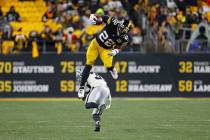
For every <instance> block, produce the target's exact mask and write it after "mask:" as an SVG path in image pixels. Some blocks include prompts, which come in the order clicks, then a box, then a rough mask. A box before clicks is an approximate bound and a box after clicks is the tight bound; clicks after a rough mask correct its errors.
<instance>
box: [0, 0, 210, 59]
mask: <svg viewBox="0 0 210 140" xmlns="http://www.w3.org/2000/svg"><path fill="white" fill-rule="evenodd" d="M209 6H210V1H209V0H161V1H159V0H88V1H85V0H45V1H44V0H1V1H0V25H1V26H0V32H1V34H0V42H1V43H0V44H1V45H0V48H1V49H0V50H1V53H3V54H10V53H20V52H22V51H32V52H33V50H36V51H35V52H44V53H45V52H48V51H53V52H57V53H58V54H60V53H62V52H63V51H67V52H78V51H85V50H86V48H87V46H88V43H89V42H90V40H91V39H92V37H93V36H94V34H95V33H96V32H97V31H99V30H100V29H101V28H102V27H103V26H96V25H91V24H90V21H89V19H88V17H89V15H90V13H97V14H107V15H110V16H124V17H127V18H128V19H130V20H131V21H132V22H133V23H134V25H135V27H134V28H133V29H132V31H131V33H130V35H131V43H130V44H129V47H127V48H125V49H124V51H131V52H132V51H135V52H142V53H151V52H152V53H154V52H161V53H186V52H192V51H189V46H190V45H188V44H189V42H191V44H193V45H191V46H195V48H199V45H198V44H200V45H201V44H203V43H196V42H197V41H195V42H194V43H193V40H192V38H194V39H195V38H196V37H193V36H192V34H193V32H194V31H195V32H196V33H197V35H196V34H194V36H199V32H198V30H199V29H198V26H199V25H200V23H202V24H206V25H207V28H206V35H207V36H209V27H208V24H209V22H210V7H209ZM10 9H14V10H13V12H10V14H9V13H8V11H9V10H10ZM196 30H197V31H196ZM196 40H198V38H196ZM32 42H33V43H32ZM209 47H210V46H209V40H208V39H207V49H202V50H200V51H208V50H209V49H208V48H209ZM196 50H197V51H198V50H199V49H196ZM197 51H196V52H197ZM35 56H38V55H35Z"/></svg>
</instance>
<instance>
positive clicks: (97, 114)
mask: <svg viewBox="0 0 210 140" xmlns="http://www.w3.org/2000/svg"><path fill="white" fill-rule="evenodd" d="M105 109H106V105H105V104H101V105H99V106H98V108H94V109H93V113H92V114H93V120H94V122H95V130H94V131H96V132H99V131H100V129H101V115H102V113H103V111H104V110H105Z"/></svg>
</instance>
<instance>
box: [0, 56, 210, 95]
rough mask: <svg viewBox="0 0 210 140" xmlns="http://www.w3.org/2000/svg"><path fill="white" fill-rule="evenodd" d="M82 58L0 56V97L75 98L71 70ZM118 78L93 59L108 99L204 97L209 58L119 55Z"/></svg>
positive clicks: (209, 83) (209, 89)
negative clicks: (114, 78) (103, 80)
mask: <svg viewBox="0 0 210 140" xmlns="http://www.w3.org/2000/svg"><path fill="white" fill-rule="evenodd" d="M84 65H85V54H62V55H56V54H45V55H41V56H40V57H39V58H37V59H33V58H31V55H30V54H21V55H11V56H3V55H0V97H76V96H77V91H78V88H79V83H78V82H77V81H76V76H75V71H76V70H77V69H78V70H80V69H83V68H84ZM114 65H115V67H116V69H117V70H118V73H119V79H117V80H113V79H112V77H111V75H110V73H109V72H107V70H106V69H105V68H104V66H103V64H102V63H101V61H100V60H97V62H96V65H95V66H94V67H93V70H94V71H95V72H97V73H98V74H100V75H101V76H102V77H103V78H104V79H105V80H106V81H107V83H108V86H109V87H110V90H111V94H112V96H114V97H210V55H209V54H186V55H172V54H137V53H134V54H130V53H129V54H126V53H122V54H119V55H118V56H116V57H115V58H114Z"/></svg>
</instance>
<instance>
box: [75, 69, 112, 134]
mask: <svg viewBox="0 0 210 140" xmlns="http://www.w3.org/2000/svg"><path fill="white" fill-rule="evenodd" d="M81 75H82V73H81V72H80V71H77V76H76V77H77V80H78V81H80V79H81V77H82V76H81ZM85 91H86V92H85V93H84V94H78V97H79V98H80V99H82V100H83V101H85V107H86V109H93V111H92V117H93V120H94V122H95V131H97V132H99V131H100V127H101V115H102V113H103V111H104V110H105V109H108V108H110V107H111V94H110V90H109V87H108V86H107V83H106V81H105V80H104V79H103V78H102V77H101V76H100V75H98V74H96V73H93V72H90V75H89V77H88V79H87V82H86V84H85Z"/></svg>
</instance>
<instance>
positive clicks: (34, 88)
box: [13, 85, 49, 92]
mask: <svg viewBox="0 0 210 140" xmlns="http://www.w3.org/2000/svg"><path fill="white" fill-rule="evenodd" d="M48 91H49V85H14V86H13V92H48Z"/></svg>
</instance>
